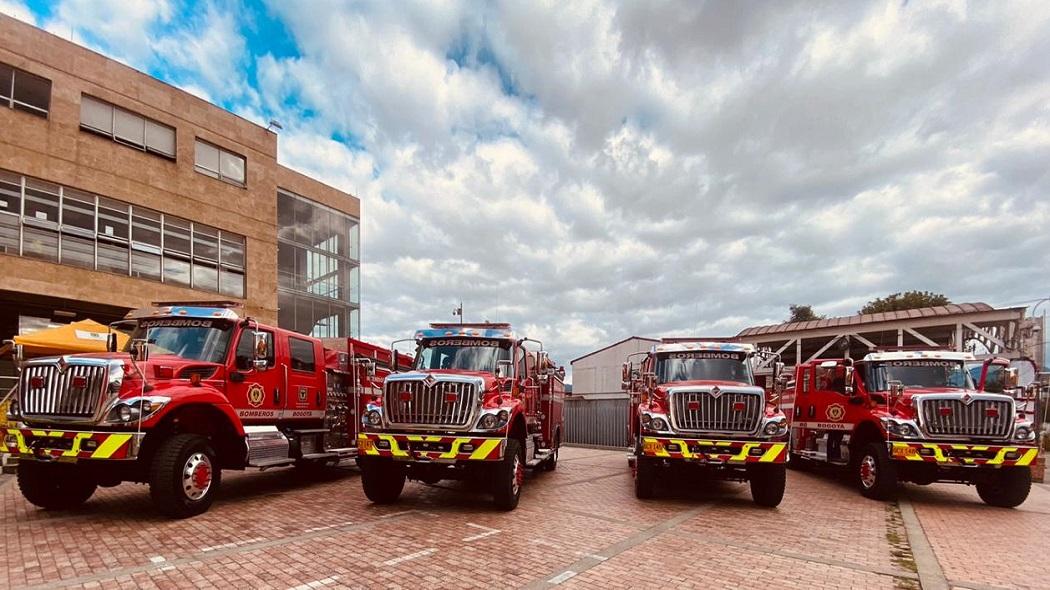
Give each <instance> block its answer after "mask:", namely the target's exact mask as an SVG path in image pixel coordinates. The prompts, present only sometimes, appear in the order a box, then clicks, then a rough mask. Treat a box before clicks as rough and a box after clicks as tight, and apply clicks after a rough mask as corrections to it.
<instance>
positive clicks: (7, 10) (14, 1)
mask: <svg viewBox="0 0 1050 590" xmlns="http://www.w3.org/2000/svg"><path fill="white" fill-rule="evenodd" d="M0 14H6V15H7V16H10V17H14V18H17V19H18V20H20V21H22V22H26V23H29V24H31V25H35V24H36V17H35V16H33V12H32V11H30V10H29V7H28V6H26V4H25V2H22V1H21V0H0Z"/></svg>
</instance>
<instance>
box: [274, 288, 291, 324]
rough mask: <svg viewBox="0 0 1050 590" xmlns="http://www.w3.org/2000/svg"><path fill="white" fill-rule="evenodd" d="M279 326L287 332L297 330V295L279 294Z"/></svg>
mask: <svg viewBox="0 0 1050 590" xmlns="http://www.w3.org/2000/svg"><path fill="white" fill-rule="evenodd" d="M277 325H278V326H280V327H282V328H284V329H285V330H295V295H291V294H289V293H278V294H277Z"/></svg>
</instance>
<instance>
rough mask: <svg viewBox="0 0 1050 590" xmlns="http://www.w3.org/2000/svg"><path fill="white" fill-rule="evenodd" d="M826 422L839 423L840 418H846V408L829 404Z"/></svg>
mask: <svg viewBox="0 0 1050 590" xmlns="http://www.w3.org/2000/svg"><path fill="white" fill-rule="evenodd" d="M827 416H828V420H831V421H832V422H841V421H842V418H843V417H845V416H846V406H844V405H842V404H831V405H830V406H828V409H827Z"/></svg>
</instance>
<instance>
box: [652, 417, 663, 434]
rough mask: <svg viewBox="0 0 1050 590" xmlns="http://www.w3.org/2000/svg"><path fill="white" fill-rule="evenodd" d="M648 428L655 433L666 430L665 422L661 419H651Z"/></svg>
mask: <svg viewBox="0 0 1050 590" xmlns="http://www.w3.org/2000/svg"><path fill="white" fill-rule="evenodd" d="M649 428H651V429H653V430H656V431H664V430H667V420H664V419H663V418H653V420H652V422H650V423H649Z"/></svg>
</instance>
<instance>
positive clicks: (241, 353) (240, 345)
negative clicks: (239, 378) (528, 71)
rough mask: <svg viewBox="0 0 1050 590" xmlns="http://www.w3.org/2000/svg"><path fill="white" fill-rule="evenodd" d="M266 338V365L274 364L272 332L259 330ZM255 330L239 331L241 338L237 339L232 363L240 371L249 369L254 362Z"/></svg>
mask: <svg viewBox="0 0 1050 590" xmlns="http://www.w3.org/2000/svg"><path fill="white" fill-rule="evenodd" d="M259 333H260V334H262V335H263V337H264V338H266V350H267V352H268V354H267V356H266V366H268V367H272V366H274V365H275V364H276V363H275V360H274V351H273V332H266V331H261V332H259ZM254 360H255V332H253V331H251V330H244V331H243V332H241V339H240V340H238V341H237V350H236V352H235V353H234V363H236V365H237V368H238V369H240V370H242V371H249V370H251V369H252V368H253V367H254V366H255V364H254V362H253V361H254Z"/></svg>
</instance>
